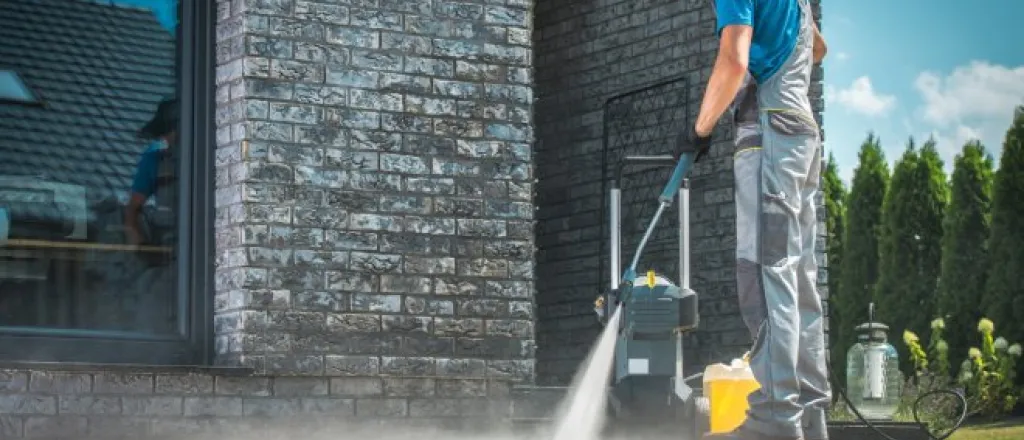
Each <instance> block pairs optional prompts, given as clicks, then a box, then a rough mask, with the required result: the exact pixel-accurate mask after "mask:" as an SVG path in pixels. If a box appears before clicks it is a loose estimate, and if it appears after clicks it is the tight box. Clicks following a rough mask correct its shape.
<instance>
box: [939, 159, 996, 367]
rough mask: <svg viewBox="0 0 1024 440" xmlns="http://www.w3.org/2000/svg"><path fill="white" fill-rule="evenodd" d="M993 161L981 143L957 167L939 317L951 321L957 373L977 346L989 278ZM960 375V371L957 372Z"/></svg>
mask: <svg viewBox="0 0 1024 440" xmlns="http://www.w3.org/2000/svg"><path fill="white" fill-rule="evenodd" d="M992 174H993V164H992V158H991V157H990V156H988V155H987V154H986V152H985V147H984V146H982V145H981V143H979V142H970V143H968V144H967V145H964V147H963V150H962V152H961V153H960V154H959V155H957V157H956V159H955V161H954V165H953V176H952V179H951V181H952V182H951V193H950V200H949V208H948V209H947V210H946V217H945V219H944V222H943V236H942V272H941V277H940V282H939V298H938V314H939V315H940V316H943V317H944V318H945V321H946V328H948V329H950V331H947V332H946V333H945V337H946V342H947V343H948V344H949V356H950V362H951V364H952V366H953V367H954V368H955V367H956V366H957V365H960V362H961V361H962V360H964V359H965V358H966V357H967V349H968V348H969V347H970V346H971V345H973V344H976V342H975V341H976V340H977V338H976V337H975V332H974V331H973V329H974V327H975V326H976V325H977V323H978V319H980V318H981V316H982V309H981V302H980V299H981V297H982V296H983V295H984V292H985V278H986V276H987V275H988V274H987V272H988V264H989V259H988V248H987V240H988V234H989V209H990V208H991V202H992ZM954 371H956V370H955V369H954Z"/></svg>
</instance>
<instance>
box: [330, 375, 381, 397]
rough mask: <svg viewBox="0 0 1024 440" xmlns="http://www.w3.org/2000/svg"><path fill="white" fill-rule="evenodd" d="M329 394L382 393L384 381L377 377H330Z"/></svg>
mask: <svg viewBox="0 0 1024 440" xmlns="http://www.w3.org/2000/svg"><path fill="white" fill-rule="evenodd" d="M330 381H331V395H333V396H342V397H373V396H383V395H384V382H383V381H382V379H381V378H377V377H332V378H331V379H330Z"/></svg>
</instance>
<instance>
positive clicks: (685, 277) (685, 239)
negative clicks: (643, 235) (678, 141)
mask: <svg viewBox="0 0 1024 440" xmlns="http://www.w3.org/2000/svg"><path fill="white" fill-rule="evenodd" d="M679 284H680V287H682V288H683V289H689V288H690V180H689V179H684V180H683V185H682V189H681V190H680V191H679Z"/></svg>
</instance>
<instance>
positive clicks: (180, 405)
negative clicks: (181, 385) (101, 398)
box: [121, 396, 184, 416]
mask: <svg viewBox="0 0 1024 440" xmlns="http://www.w3.org/2000/svg"><path fill="white" fill-rule="evenodd" d="M121 405H122V407H123V411H124V414H125V415H133V416H177V415H182V414H184V398H182V397H171V396H156V397H123V398H122V400H121Z"/></svg>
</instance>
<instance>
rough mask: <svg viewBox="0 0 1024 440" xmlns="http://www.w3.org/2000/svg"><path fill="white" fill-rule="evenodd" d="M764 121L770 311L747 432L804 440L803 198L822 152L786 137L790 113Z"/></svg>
mask: <svg viewBox="0 0 1024 440" xmlns="http://www.w3.org/2000/svg"><path fill="white" fill-rule="evenodd" d="M761 117H762V125H761V126H762V141H763V144H764V146H763V150H762V155H761V156H762V157H761V167H760V173H759V175H760V182H759V183H760V191H759V192H758V198H757V202H758V203H759V205H760V206H759V208H758V209H757V219H756V220H757V224H758V228H759V230H758V237H757V241H758V246H759V249H758V250H757V253H758V255H757V256H758V258H759V262H760V264H759V267H758V270H757V272H758V275H759V276H758V277H757V281H758V282H759V286H757V287H758V289H759V290H760V291H761V292H762V296H763V299H764V308H765V310H766V313H765V314H764V320H763V322H762V323H761V324H760V326H759V328H758V329H757V337H756V338H755V341H754V347H753V349H752V350H751V362H750V365H751V369H752V370H753V372H754V376H755V377H756V378H757V380H758V382H759V383H760V385H761V389H760V390H758V391H756V392H754V393H752V394H751V396H750V398H749V402H750V411H749V413H748V421H747V426H749V427H750V428H751V429H753V430H755V431H759V432H762V433H763V434H767V435H773V436H778V437H780V438H787V437H788V438H799V437H800V436H801V435H802V423H801V421H802V420H801V419H802V416H803V405H802V404H801V403H800V395H801V392H800V391H801V389H800V387H801V376H800V374H799V368H798V365H799V363H800V355H801V353H800V342H801V329H802V328H803V327H802V325H801V310H800V298H799V296H800V295H799V288H798V272H799V271H800V267H801V266H800V265H801V254H802V248H803V240H802V237H803V233H802V232H803V231H802V225H801V217H802V208H803V206H802V205H803V202H802V195H803V191H804V187H805V185H806V182H807V177H808V174H809V170H810V167H811V164H812V162H813V161H814V155H815V154H817V151H818V150H817V144H816V141H817V137H816V136H810V135H808V134H807V133H804V132H792V131H788V130H791V129H792V127H793V125H794V123H799V122H800V121H798V120H797V121H794V120H791V119H792V118H798V117H799V116H796V115H794V114H793V113H791V112H785V111H783V112H777V111H767V112H764V113H762V116H761Z"/></svg>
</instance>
